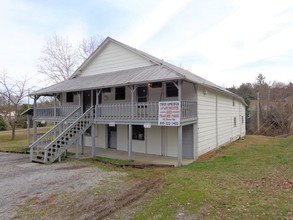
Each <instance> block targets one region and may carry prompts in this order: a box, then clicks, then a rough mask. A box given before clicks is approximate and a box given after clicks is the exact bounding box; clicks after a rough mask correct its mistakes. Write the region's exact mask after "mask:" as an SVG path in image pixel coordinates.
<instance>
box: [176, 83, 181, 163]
mask: <svg viewBox="0 0 293 220" xmlns="http://www.w3.org/2000/svg"><path fill="white" fill-rule="evenodd" d="M181 85H182V81H181V80H179V81H178V84H177V89H178V101H179V102H180V106H181ZM180 109H181V108H180ZM177 138H178V146H177V147H178V161H177V165H178V166H181V165H182V125H181V116H180V126H179V127H178V128H177Z"/></svg>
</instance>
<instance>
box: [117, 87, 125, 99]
mask: <svg viewBox="0 0 293 220" xmlns="http://www.w3.org/2000/svg"><path fill="white" fill-rule="evenodd" d="M122 89H123V90H122ZM117 90H121V91H117ZM125 98H126V91H125V86H120V87H116V88H115V100H125Z"/></svg>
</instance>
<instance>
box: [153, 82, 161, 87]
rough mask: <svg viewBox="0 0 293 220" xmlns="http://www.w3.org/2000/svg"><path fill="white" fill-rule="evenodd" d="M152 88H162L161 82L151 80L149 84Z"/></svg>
mask: <svg viewBox="0 0 293 220" xmlns="http://www.w3.org/2000/svg"><path fill="white" fill-rule="evenodd" d="M150 86H151V87H152V88H162V82H153V83H151V84H150Z"/></svg>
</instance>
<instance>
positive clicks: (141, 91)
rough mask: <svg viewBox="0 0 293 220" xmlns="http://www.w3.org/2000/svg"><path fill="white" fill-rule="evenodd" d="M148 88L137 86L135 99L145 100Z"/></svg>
mask: <svg viewBox="0 0 293 220" xmlns="http://www.w3.org/2000/svg"><path fill="white" fill-rule="evenodd" d="M147 95H148V88H147V87H146V86H141V87H137V101H138V102H147Z"/></svg>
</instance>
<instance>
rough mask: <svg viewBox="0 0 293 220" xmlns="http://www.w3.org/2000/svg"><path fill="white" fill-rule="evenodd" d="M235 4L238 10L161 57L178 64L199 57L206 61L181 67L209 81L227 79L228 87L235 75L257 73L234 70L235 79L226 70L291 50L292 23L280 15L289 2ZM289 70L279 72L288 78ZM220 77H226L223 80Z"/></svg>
mask: <svg viewBox="0 0 293 220" xmlns="http://www.w3.org/2000/svg"><path fill="white" fill-rule="evenodd" d="M235 2H238V3H239V2H241V4H239V5H238V7H239V9H238V10H237V11H236V12H235V13H234V14H232V15H230V16H229V17H227V18H226V19H224V20H223V21H220V22H219V23H218V25H216V26H214V27H212V28H210V29H209V30H207V31H206V32H204V33H202V34H200V35H198V36H196V37H195V38H193V39H192V40H190V41H188V42H185V43H183V44H181V45H179V46H178V47H176V48H173V49H171V50H170V51H167V52H166V53H165V54H164V57H165V58H167V59H168V60H171V61H172V60H173V61H176V62H179V59H180V57H184V55H186V54H188V55H189V56H190V54H200V55H201V56H203V57H205V58H206V59H208V61H209V62H206V63H203V64H202V65H199V64H198V63H197V64H196V65H193V66H192V64H190V63H189V64H184V61H183V66H184V65H185V66H187V67H188V68H189V69H190V70H192V71H193V72H194V73H197V74H200V75H202V76H203V77H205V75H209V76H213V77H208V78H209V79H210V80H212V79H211V78H214V79H213V80H212V81H214V82H227V80H228V81H230V82H229V83H230V85H231V84H232V83H233V81H234V82H237V81H239V77H240V75H237V74H242V75H243V74H248V72H250V73H249V74H258V73H256V70H254V71H247V70H246V72H245V71H234V73H235V74H236V73H237V74H236V76H235V75H232V73H231V72H229V69H232V68H235V67H239V66H241V65H244V64H248V63H251V62H252V63H253V62H256V61H259V60H263V59H272V58H273V57H275V56H278V55H281V54H285V53H287V52H288V51H289V50H293V41H292V39H293V26H290V22H291V25H292V22H293V20H292V18H291V20H290V18H288V17H287V16H286V15H283V14H282V12H283V11H285V10H286V9H288V8H289V7H291V6H293V2H288V1H282V0H281V1H245V3H244V2H242V1H235ZM270 34H271V36H270ZM290 70H292V69H286V70H284V69H283V70H281V71H283V73H284V75H286V76H287V78H288V77H289V72H288V71H290ZM258 71H259V69H258ZM264 71H267V72H268V73H269V74H270V75H272V72H273V71H276V72H278V70H277V69H274V68H270V69H264ZM291 73H292V71H291ZM264 74H265V73H264ZM223 76H226V77H227V78H228V77H230V78H229V79H227V80H226V81H225V79H224V80H223ZM237 77H238V79H237ZM276 77H277V76H276ZM240 78H241V77H240ZM242 78H245V77H242ZM230 79H233V81H231V80H230ZM291 79H292V77H291Z"/></svg>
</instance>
